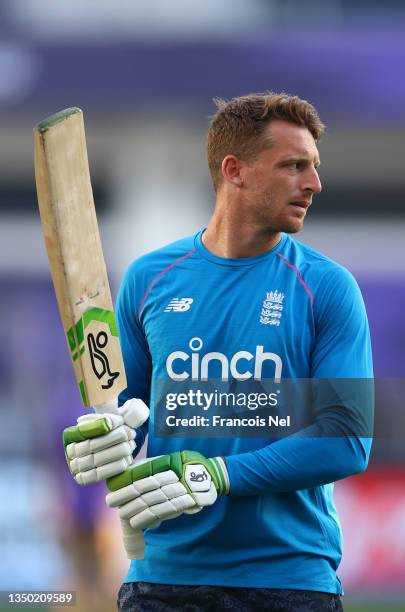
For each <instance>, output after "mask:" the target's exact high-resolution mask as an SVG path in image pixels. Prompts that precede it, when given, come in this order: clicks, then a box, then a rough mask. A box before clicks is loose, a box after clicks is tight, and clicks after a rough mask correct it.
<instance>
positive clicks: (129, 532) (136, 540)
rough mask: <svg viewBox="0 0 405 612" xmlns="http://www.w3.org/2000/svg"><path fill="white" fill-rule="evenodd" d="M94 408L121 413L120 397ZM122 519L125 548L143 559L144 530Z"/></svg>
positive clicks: (134, 556)
mask: <svg viewBox="0 0 405 612" xmlns="http://www.w3.org/2000/svg"><path fill="white" fill-rule="evenodd" d="M94 410H95V411H96V412H97V413H99V414H103V413H112V414H121V412H120V410H119V408H118V399H114V400H111V401H110V402H105V403H104V404H99V405H98V406H94ZM140 424H141V423H140ZM120 520H121V531H122V541H123V543H124V548H125V552H126V554H127V557H128V559H130V560H133V559H136V560H138V559H143V558H144V552H145V539H144V537H143V533H142V531H141V530H139V529H133V527H131V525H130V523H129V520H127V519H120Z"/></svg>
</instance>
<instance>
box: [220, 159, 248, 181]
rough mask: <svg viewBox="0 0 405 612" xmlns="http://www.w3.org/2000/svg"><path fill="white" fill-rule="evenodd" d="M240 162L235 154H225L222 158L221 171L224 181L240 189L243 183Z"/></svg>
mask: <svg viewBox="0 0 405 612" xmlns="http://www.w3.org/2000/svg"><path fill="white" fill-rule="evenodd" d="M241 169H242V162H241V160H240V159H239V158H238V157H236V155H226V157H224V159H223V160H222V165H221V171H222V176H223V178H224V181H225V182H227V183H230V184H231V185H233V186H234V187H236V188H238V189H240V188H241V187H242V185H243V178H242V175H241Z"/></svg>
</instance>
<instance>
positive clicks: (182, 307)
mask: <svg viewBox="0 0 405 612" xmlns="http://www.w3.org/2000/svg"><path fill="white" fill-rule="evenodd" d="M193 302H194V300H193V298H173V299H172V300H171V301H170V302H169V304H168V305H167V306H166V308H165V309H164V312H186V310H190V306H191V304H192V303H193Z"/></svg>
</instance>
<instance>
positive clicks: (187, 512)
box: [184, 506, 203, 514]
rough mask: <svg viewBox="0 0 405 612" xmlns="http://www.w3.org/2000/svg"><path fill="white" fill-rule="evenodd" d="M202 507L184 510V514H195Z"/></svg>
mask: <svg viewBox="0 0 405 612" xmlns="http://www.w3.org/2000/svg"><path fill="white" fill-rule="evenodd" d="M202 509H203V506H195V507H194V508H187V510H184V514H196V513H197V512H201V510H202Z"/></svg>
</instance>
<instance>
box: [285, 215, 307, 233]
mask: <svg viewBox="0 0 405 612" xmlns="http://www.w3.org/2000/svg"><path fill="white" fill-rule="evenodd" d="M303 227H304V218H302V219H288V221H286V222H285V223H284V224H283V228H282V229H281V231H282V232H286V234H296V233H297V232H300V231H301V230H302V228H303Z"/></svg>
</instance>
